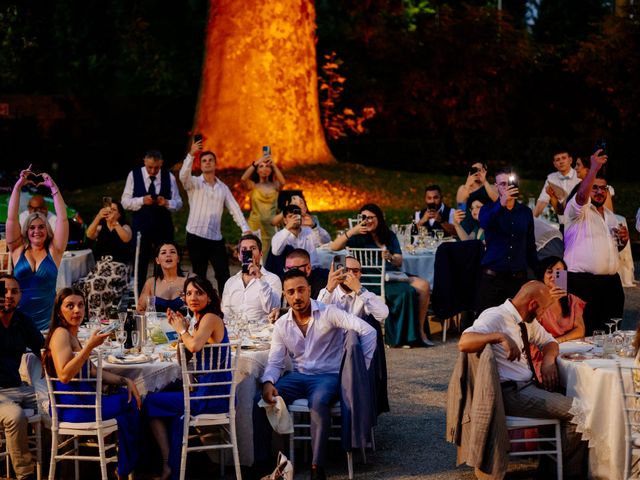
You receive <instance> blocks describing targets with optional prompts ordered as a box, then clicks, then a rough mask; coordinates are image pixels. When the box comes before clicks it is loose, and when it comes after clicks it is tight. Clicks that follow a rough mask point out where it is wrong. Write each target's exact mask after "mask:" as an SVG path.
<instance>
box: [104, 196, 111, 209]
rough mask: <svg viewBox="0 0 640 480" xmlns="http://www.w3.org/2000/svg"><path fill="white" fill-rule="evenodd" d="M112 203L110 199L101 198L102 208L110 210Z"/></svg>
mask: <svg viewBox="0 0 640 480" xmlns="http://www.w3.org/2000/svg"><path fill="white" fill-rule="evenodd" d="M112 203H113V200H111V197H102V208H111V204H112Z"/></svg>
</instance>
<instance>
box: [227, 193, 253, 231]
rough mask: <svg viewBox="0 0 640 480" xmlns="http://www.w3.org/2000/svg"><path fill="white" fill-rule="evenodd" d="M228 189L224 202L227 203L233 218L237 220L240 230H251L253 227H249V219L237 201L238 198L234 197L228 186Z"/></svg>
mask: <svg viewBox="0 0 640 480" xmlns="http://www.w3.org/2000/svg"><path fill="white" fill-rule="evenodd" d="M226 190H227V191H226V192H225V196H224V204H225V205H226V207H227V210H229V213H230V214H231V216H232V217H233V220H234V221H235V222H236V225H238V227H240V230H241V231H242V232H248V231H250V230H251V229H250V228H249V225H248V224H247V221H246V220H245V218H244V215H243V214H242V210H241V209H240V205H238V202H236V199H235V198H234V197H233V194H232V193H231V190H229V188H227V189H226Z"/></svg>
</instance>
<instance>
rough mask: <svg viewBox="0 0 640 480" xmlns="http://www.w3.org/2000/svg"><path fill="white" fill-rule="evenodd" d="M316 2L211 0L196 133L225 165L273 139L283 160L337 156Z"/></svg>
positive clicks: (243, 161) (242, 161) (255, 153)
mask: <svg viewBox="0 0 640 480" xmlns="http://www.w3.org/2000/svg"><path fill="white" fill-rule="evenodd" d="M315 29H316V23H315V8H314V3H313V1H312V0H282V1H279V2H273V1H270V0H251V1H249V0H245V1H238V0H211V4H210V8H209V24H208V27H207V36H206V46H205V58H204V62H203V73H202V80H201V88H200V96H199V102H198V110H197V116H196V121H195V127H194V129H195V131H197V132H202V133H203V134H204V136H205V147H206V148H210V149H212V150H214V151H215V152H216V154H217V155H218V159H219V161H218V162H219V165H220V166H221V167H233V166H246V165H247V164H248V163H250V162H251V161H253V160H255V159H256V158H257V157H259V156H260V154H261V146H262V145H270V146H271V147H272V152H273V156H274V159H275V160H276V161H277V162H278V163H280V164H281V165H284V166H292V165H299V164H304V163H320V162H328V161H331V160H332V158H333V157H332V155H331V152H330V151H329V148H328V147H327V144H326V141H325V136H324V132H323V130H322V125H321V123H320V116H319V107H318V85H317V71H316V68H317V67H316V52H315V42H316V38H315Z"/></svg>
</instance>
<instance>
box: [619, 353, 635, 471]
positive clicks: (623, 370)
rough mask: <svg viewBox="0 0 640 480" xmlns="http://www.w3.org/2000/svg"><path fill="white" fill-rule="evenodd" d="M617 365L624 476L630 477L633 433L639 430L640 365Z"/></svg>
mask: <svg viewBox="0 0 640 480" xmlns="http://www.w3.org/2000/svg"><path fill="white" fill-rule="evenodd" d="M617 365H618V379H619V381H620V391H621V393H622V400H623V403H624V423H625V428H624V431H625V435H624V437H625V467H624V470H625V472H624V478H630V474H631V461H632V454H631V449H632V448H633V434H634V433H637V432H640V366H638V365H637V364H636V365H634V366H623V365H621V364H620V362H617Z"/></svg>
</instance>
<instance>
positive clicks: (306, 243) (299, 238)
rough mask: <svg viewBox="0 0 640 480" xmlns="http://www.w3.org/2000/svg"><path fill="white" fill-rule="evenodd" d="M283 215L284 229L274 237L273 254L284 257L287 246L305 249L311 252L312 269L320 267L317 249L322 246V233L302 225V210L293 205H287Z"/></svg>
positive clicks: (272, 241)
mask: <svg viewBox="0 0 640 480" xmlns="http://www.w3.org/2000/svg"><path fill="white" fill-rule="evenodd" d="M282 214H283V215H284V222H285V224H284V228H283V229H282V230H280V231H279V232H278V233H276V234H275V235H274V236H273V238H272V240H271V252H272V253H273V254H274V255H282V253H283V252H284V250H285V247H287V246H291V247H292V248H303V249H305V250H306V251H307V252H309V256H310V257H311V267H312V268H316V267H318V266H319V265H320V261H319V260H318V255H317V254H316V249H317V248H318V247H319V246H320V245H321V244H322V240H321V238H320V231H319V230H318V229H317V228H311V227H309V226H306V225H303V224H302V220H303V218H302V210H301V209H300V207H299V206H297V205H295V204H293V203H289V205H286V206H285V207H284V209H283V210H282Z"/></svg>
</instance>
